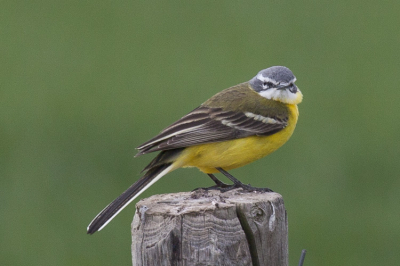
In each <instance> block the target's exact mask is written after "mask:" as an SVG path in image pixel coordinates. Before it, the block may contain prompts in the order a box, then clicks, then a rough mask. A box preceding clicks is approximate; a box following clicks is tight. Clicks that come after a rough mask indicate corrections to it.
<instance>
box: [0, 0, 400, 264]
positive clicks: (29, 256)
mask: <svg viewBox="0 0 400 266" xmlns="http://www.w3.org/2000/svg"><path fill="white" fill-rule="evenodd" d="M399 10H400V2H399V1H361V0H358V1H357V0H346V1H344V0H339V1H173V2H172V1H170V2H167V1H1V2H0V32H1V39H0V60H1V64H0V89H1V90H0V139H1V142H0V145H1V147H0V174H1V179H0V186H1V193H0V202H1V204H0V212H1V213H0V225H1V228H0V244H1V248H0V264H1V265H130V264H131V255H130V244H131V238H130V223H131V220H132V216H133V214H134V210H135V207H134V204H131V205H130V206H129V207H128V208H126V209H125V210H124V211H123V212H121V214H120V215H119V216H118V217H117V218H116V219H114V220H113V222H112V223H110V224H109V225H108V226H107V227H106V228H105V229H104V230H103V231H101V232H100V233H96V234H94V235H93V236H89V235H86V226H87V225H88V223H89V222H90V221H91V219H92V218H93V217H94V216H95V215H96V214H97V213H98V212H99V211H100V210H101V209H102V208H103V207H105V206H106V204H108V203H109V202H110V201H112V200H113V199H114V198H115V197H117V196H118V195H119V194H120V193H121V192H122V191H124V190H125V189H126V188H127V187H128V186H129V185H130V184H132V183H133V182H134V181H135V180H136V179H137V178H139V177H140V174H139V172H140V170H141V169H142V168H143V167H144V166H145V165H146V163H148V162H149V161H150V160H151V158H152V157H153V155H147V156H142V157H139V158H137V159H133V155H134V154H135V147H136V146H138V145H139V144H141V143H142V142H144V141H146V140H148V139H149V138H150V137H153V136H154V135H155V134H157V133H158V132H159V131H160V130H161V129H162V128H164V127H165V126H168V125H169V124H170V123H172V122H174V121H175V120H176V119H178V118H180V117H181V116H183V115H185V114H186V113H187V112H189V111H191V110H192V109H194V108H195V107H197V106H198V105H199V104H201V103H202V102H203V101H205V100H206V99H208V98H209V97H210V96H212V95H213V94H215V93H216V92H218V91H220V90H222V89H224V88H227V87H229V86H232V85H235V84H237V83H240V82H243V81H246V80H249V79H250V78H252V77H253V76H254V75H255V74H256V73H257V72H258V71H259V70H261V69H264V68H267V67H269V66H272V65H285V66H287V67H289V68H290V69H291V70H292V71H293V72H294V74H295V75H296V76H297V80H298V81H297V85H298V86H299V88H300V89H301V90H302V92H303V94H304V101H303V103H302V104H301V105H300V106H299V109H300V119H299V123H298V126H297V129H296V131H295V133H294V135H293V137H292V139H291V140H290V141H289V142H288V143H287V144H286V145H285V146H284V147H283V148H281V149H280V150H279V151H278V152H276V153H274V154H272V155H270V156H269V157H268V158H264V159H262V160H259V161H257V162H255V163H253V164H251V165H249V166H246V167H243V168H240V169H237V170H233V171H232V173H233V174H234V175H235V176H237V177H239V178H240V179H242V180H243V181H244V182H247V183H249V182H251V184H253V185H256V186H268V187H270V188H272V189H273V190H275V191H277V192H279V193H281V194H282V195H283V197H284V199H285V204H286V208H287V211H288V216H289V251H290V264H291V265H297V262H298V258H299V255H300V252H301V249H304V248H305V249H307V250H308V255H307V257H306V262H305V265H307V266H311V265H378V264H379V265H382V264H384V265H398V264H399V261H400V252H399V247H400V207H399V206H400V192H399V189H400V179H399V172H400V161H399V159H400V153H399V150H400V142H399V132H400V124H399V107H398V101H399V97H400V89H399V73H400V52H399V47H400V31H399V25H400V19H399V16H398V11H399ZM209 185H212V183H211V182H210V180H209V178H208V177H206V176H205V175H204V174H201V173H200V172H199V171H197V170H195V169H183V170H178V171H176V172H174V173H171V174H169V175H168V176H167V177H165V178H163V179H162V180H160V181H159V182H158V183H156V184H155V185H154V186H152V187H151V188H150V189H149V190H148V191H146V192H145V193H144V194H143V196H142V197H147V196H150V195H153V194H157V193H170V192H178V191H190V190H192V189H194V188H196V187H202V186H203V187H204V186H209Z"/></svg>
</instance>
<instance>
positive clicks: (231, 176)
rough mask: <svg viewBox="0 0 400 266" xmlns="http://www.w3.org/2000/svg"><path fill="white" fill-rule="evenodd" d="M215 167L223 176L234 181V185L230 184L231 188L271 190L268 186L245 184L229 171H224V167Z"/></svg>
mask: <svg viewBox="0 0 400 266" xmlns="http://www.w3.org/2000/svg"><path fill="white" fill-rule="evenodd" d="M216 169H217V170H218V171H220V172H221V173H222V174H223V175H224V176H226V177H227V178H229V180H231V181H232V182H233V183H234V185H232V186H231V187H233V188H242V189H243V190H246V191H259V192H273V191H272V190H271V189H269V188H257V187H252V186H251V185H250V184H249V185H245V184H243V183H242V182H240V181H239V180H238V179H236V178H235V177H234V176H233V175H231V174H230V173H228V172H227V171H225V170H224V169H222V168H220V167H217V168H216ZM233 188H226V189H227V190H226V191H228V190H231V189H233Z"/></svg>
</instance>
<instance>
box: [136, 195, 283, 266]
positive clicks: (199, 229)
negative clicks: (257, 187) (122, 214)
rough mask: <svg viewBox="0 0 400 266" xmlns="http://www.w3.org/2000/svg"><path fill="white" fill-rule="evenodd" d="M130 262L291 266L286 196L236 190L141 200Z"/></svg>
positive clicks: (140, 263)
mask: <svg viewBox="0 0 400 266" xmlns="http://www.w3.org/2000/svg"><path fill="white" fill-rule="evenodd" d="M132 261H133V265H134V266H144V265H165V266H170V265H238V266H239V265H240V266H242V265H276V266H287V265H288V224H287V215H286V210H285V207H284V203H283V199H282V196H281V195H280V194H278V193H260V192H243V191H242V190H241V189H236V190H232V191H228V192H225V193H221V192H219V191H204V190H198V191H195V192H182V193H175V194H164V195H154V196H152V197H149V198H146V199H143V200H141V201H140V202H138V203H137V205H136V213H135V216H134V219H133V222H132Z"/></svg>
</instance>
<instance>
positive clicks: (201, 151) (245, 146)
mask: <svg viewBox="0 0 400 266" xmlns="http://www.w3.org/2000/svg"><path fill="white" fill-rule="evenodd" d="M289 108H290V111H291V112H290V113H291V115H290V116H289V120H288V126H287V127H286V128H284V129H283V130H281V131H279V132H278V133H275V134H273V135H270V136H266V137H262V136H252V137H247V138H242V139H235V140H229V141H223V142H216V143H209V144H202V145H197V146H192V147H188V148H186V149H185V150H184V151H183V152H182V154H181V155H180V156H179V158H178V159H177V161H176V163H177V164H178V165H179V166H178V167H197V168H199V169H200V170H201V171H202V172H204V173H215V172H218V171H217V170H216V169H215V168H216V167H221V168H223V169H225V170H230V169H234V168H238V167H241V166H244V165H246V164H248V163H251V162H253V161H255V160H258V159H260V158H262V157H264V156H266V155H268V154H270V153H272V152H274V151H276V150H277V149H278V148H279V147H281V146H282V145H283V144H285V142H286V141H287V140H288V139H289V138H290V136H291V135H292V134H293V131H294V129H295V127H296V123H297V117H298V111H297V106H296V105H290V106H289Z"/></svg>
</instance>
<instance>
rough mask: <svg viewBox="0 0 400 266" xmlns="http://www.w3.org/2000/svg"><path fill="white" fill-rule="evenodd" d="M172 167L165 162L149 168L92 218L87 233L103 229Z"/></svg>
mask: <svg viewBox="0 0 400 266" xmlns="http://www.w3.org/2000/svg"><path fill="white" fill-rule="evenodd" d="M172 167H173V166H172V163H166V164H162V165H157V166H156V167H154V168H151V169H149V170H148V171H147V173H146V174H145V175H144V176H142V177H141V178H140V179H139V180H138V181H137V182H136V183H134V184H133V185H132V186H130V187H129V188H128V189H127V190H126V191H125V192H124V193H122V194H121V195H120V196H119V197H118V198H116V199H115V200H114V201H113V202H111V203H110V204H109V205H108V206H107V207H105V208H104V209H103V210H102V211H101V212H100V213H99V214H98V215H97V216H96V217H95V218H94V219H93V220H92V222H91V223H90V224H89V226H88V227H87V233H88V234H93V233H95V232H96V231H100V230H101V229H103V227H104V226H106V225H107V224H108V223H109V222H110V221H111V220H112V219H113V218H114V217H115V216H116V215H117V214H118V213H119V212H120V211H122V209H124V208H125V207H126V206H127V205H128V204H129V203H131V202H132V201H133V200H134V199H135V198H136V197H138V196H139V195H140V194H141V193H142V192H143V191H145V190H146V189H147V188H148V187H150V186H151V185H152V184H154V183H155V182H156V181H158V180H159V179H160V178H161V177H163V176H164V175H165V174H167V173H169V172H171V171H172V170H173V168H172Z"/></svg>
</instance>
